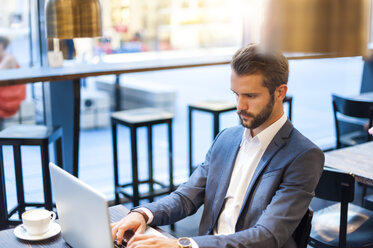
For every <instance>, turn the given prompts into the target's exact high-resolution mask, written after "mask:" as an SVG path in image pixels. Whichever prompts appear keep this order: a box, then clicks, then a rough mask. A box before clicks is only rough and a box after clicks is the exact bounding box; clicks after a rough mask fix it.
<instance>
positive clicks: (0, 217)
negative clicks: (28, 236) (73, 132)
mask: <svg viewBox="0 0 373 248" xmlns="http://www.w3.org/2000/svg"><path fill="white" fill-rule="evenodd" d="M51 143H54V145H55V157H56V163H57V164H58V165H60V166H62V128H61V127H46V126H41V125H17V126H12V127H9V128H6V129H4V130H3V131H1V132H0V174H1V175H0V187H1V188H0V229H5V228H8V227H9V225H16V224H19V223H21V215H22V213H23V212H25V209H26V207H44V208H46V209H49V210H52V209H53V203H52V191H51V182H50V175H49V167H48V163H49V149H48V145H49V144H51ZM4 145H5V146H13V156H14V167H15V181H16V191H17V203H18V205H17V206H16V207H14V208H13V209H12V210H11V211H10V212H9V213H8V208H7V199H6V188H5V176H4V161H3V149H2V146H4ZM21 146H40V151H41V163H42V176H43V188H44V203H35V202H25V193H24V186H23V173H22V159H21ZM17 212H18V218H19V219H18V220H10V217H11V216H12V215H13V214H15V213H17Z"/></svg>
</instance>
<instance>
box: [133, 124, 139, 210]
mask: <svg viewBox="0 0 373 248" xmlns="http://www.w3.org/2000/svg"><path fill="white" fill-rule="evenodd" d="M131 160H132V188H133V205H134V206H138V205H139V202H140V196H139V175H138V168H137V128H136V127H131Z"/></svg>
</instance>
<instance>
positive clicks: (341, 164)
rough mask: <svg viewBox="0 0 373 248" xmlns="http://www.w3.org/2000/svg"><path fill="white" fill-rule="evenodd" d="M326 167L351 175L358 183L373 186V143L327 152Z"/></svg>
mask: <svg viewBox="0 0 373 248" xmlns="http://www.w3.org/2000/svg"><path fill="white" fill-rule="evenodd" d="M325 166H328V167H332V168H335V169H339V170H342V171H345V172H348V173H351V174H352V175H353V176H354V177H355V180H356V181H357V182H361V183H363V184H366V185H370V186H373V141H371V142H367V143H364V144H360V145H356V146H351V147H347V148H342V149H338V150H334V151H330V152H326V153H325Z"/></svg>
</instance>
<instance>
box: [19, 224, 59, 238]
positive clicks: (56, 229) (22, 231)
mask: <svg viewBox="0 0 373 248" xmlns="http://www.w3.org/2000/svg"><path fill="white" fill-rule="evenodd" d="M60 232H61V227H60V225H59V224H58V223H56V222H53V223H52V224H51V227H50V229H49V231H48V232H46V233H43V234H40V235H31V234H28V233H27V231H26V229H25V228H24V227H23V224H21V225H18V226H17V227H16V228H15V229H14V235H16V237H17V238H20V239H23V240H28V241H38V240H43V239H48V238H51V237H53V236H56V235H57V234H59V233H60Z"/></svg>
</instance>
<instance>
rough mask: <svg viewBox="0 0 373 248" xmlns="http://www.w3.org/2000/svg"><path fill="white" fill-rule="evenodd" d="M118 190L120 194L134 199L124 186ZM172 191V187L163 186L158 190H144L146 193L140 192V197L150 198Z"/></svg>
mask: <svg viewBox="0 0 373 248" xmlns="http://www.w3.org/2000/svg"><path fill="white" fill-rule="evenodd" d="M116 192H117V193H118V194H122V195H124V196H125V197H127V198H129V199H131V200H132V199H133V195H131V194H129V193H127V192H126V191H124V189H122V188H116ZM170 192H171V190H170V188H161V189H157V190H154V191H153V192H144V193H140V194H139V199H140V200H141V199H149V198H152V197H156V196H161V195H165V194H169V193H170Z"/></svg>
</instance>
